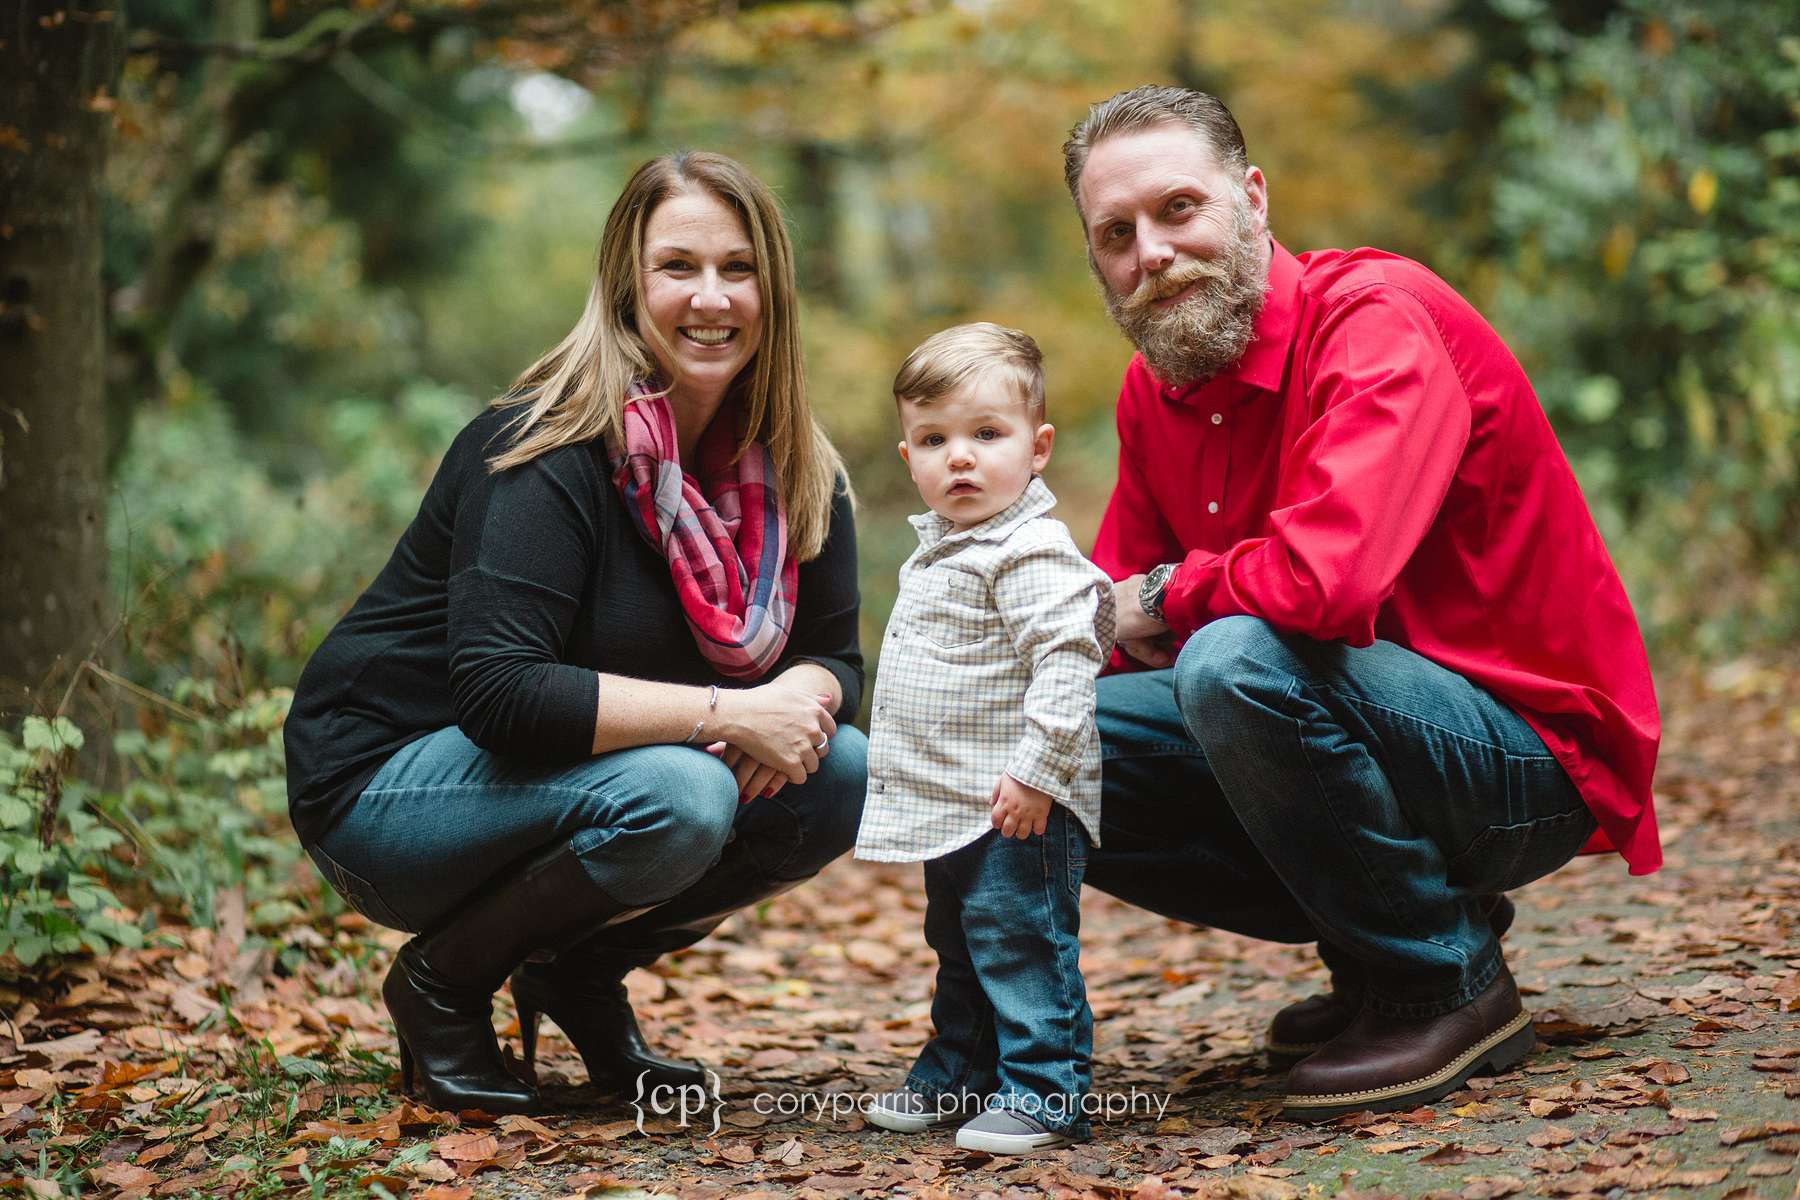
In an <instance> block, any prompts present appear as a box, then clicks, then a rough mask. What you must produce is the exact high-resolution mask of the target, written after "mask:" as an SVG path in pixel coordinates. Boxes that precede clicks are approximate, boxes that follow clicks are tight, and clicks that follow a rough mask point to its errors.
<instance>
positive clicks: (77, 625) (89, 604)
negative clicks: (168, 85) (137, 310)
mask: <svg viewBox="0 0 1800 1200" xmlns="http://www.w3.org/2000/svg"><path fill="white" fill-rule="evenodd" d="M5 7H6V9H7V12H6V15H5V16H3V17H0V713H5V712H17V711H19V710H21V709H24V710H26V711H29V710H32V709H39V710H42V709H51V708H54V707H55V705H56V701H57V697H56V695H54V694H47V693H45V692H44V691H43V689H44V688H45V687H46V686H54V685H55V684H56V683H57V682H59V681H60V680H61V679H62V678H65V677H66V674H67V672H68V671H70V670H72V669H73V668H74V666H75V665H76V664H78V663H80V662H81V660H82V659H83V658H85V657H86V656H87V655H88V654H89V653H91V652H92V651H93V649H94V645H95V641H96V639H97V638H98V637H99V636H100V634H101V632H102V630H103V628H104V623H105V619H106V613H107V609H108V607H109V606H108V603H107V586H106V535H105V517H106V474H105V455H106V423H105V385H104V382H103V374H102V371H103V362H104V351H105V346H104V312H103V308H102V295H101V282H100V248H101V230H100V187H101V172H102V168H103V166H104V164H105V161H106V141H107V136H108V132H109V128H110V125H111V118H110V116H109V115H108V110H109V109H110V103H109V101H108V99H107V96H108V94H109V93H110V89H111V86H112V82H113V80H114V78H115V75H116V72H117V68H118V61H119V46H120V42H121V38H122V36H123V34H122V30H121V29H120V28H119V24H120V21H121V19H122V14H121V13H120V12H119V11H118V6H117V0H13V2H12V3H10V4H7V5H6V6H5ZM15 121H16V122H17V124H16V125H13V124H10V122H15Z"/></svg>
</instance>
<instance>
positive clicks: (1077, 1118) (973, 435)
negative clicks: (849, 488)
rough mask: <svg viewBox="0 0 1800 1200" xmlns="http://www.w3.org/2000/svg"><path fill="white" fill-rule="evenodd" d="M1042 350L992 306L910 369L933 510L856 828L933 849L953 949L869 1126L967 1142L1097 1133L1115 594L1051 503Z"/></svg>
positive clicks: (914, 440) (907, 395)
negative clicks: (1086, 904)
mask: <svg viewBox="0 0 1800 1200" xmlns="http://www.w3.org/2000/svg"><path fill="white" fill-rule="evenodd" d="M1042 362H1043V359H1042V355H1041V354H1040V353H1039V351H1038V347H1037V343H1035V342H1034V341H1032V339H1031V338H1030V337H1028V336H1026V335H1025V334H1023V333H1020V332H1018V331H1017V330H1013V329H1006V328H1003V327H1001V326H998V325H993V324H988V323H985V322H984V323H980V324H973V325H959V326H956V327H955V328H952V329H946V330H944V331H943V332H942V333H939V334H936V335H935V336H933V337H931V338H930V339H928V340H927V341H926V342H924V343H923V344H922V345H920V346H919V348H918V349H916V350H914V351H913V352H912V354H911V355H909V356H908V357H907V359H906V362H905V363H904V364H902V366H901V368H900V372H899V374H898V375H897V376H896V377H895V379H894V398H895V401H896V403H897V404H898V406H899V410H900V424H901V428H902V431H903V432H904V434H905V440H904V441H902V442H901V443H900V457H901V458H902V459H904V460H905V462H906V465H907V467H908V469H909V470H910V471H911V472H912V478H913V482H914V483H915V484H917V485H918V488H919V495H920V497H921V498H922V499H923V500H924V501H925V504H926V506H927V507H928V508H929V509H930V510H931V511H930V512H928V513H924V514H921V515H919V516H916V517H912V518H911V522H912V525H913V527H914V528H915V529H916V530H917V531H918V535H919V548H918V549H917V550H916V551H914V552H913V554H912V556H911V557H910V558H908V559H907V560H906V562H905V563H904V564H903V565H902V566H901V568H900V594H899V598H898V599H897V600H896V601H895V604H894V610H893V615H892V616H891V617H890V618H889V621H888V629H887V635H886V638H885V640H884V641H883V643H882V649H881V664H880V669H879V671H878V673H877V676H876V680H875V695H874V701H873V704H874V708H873V712H872V715H871V719H870V727H869V728H870V733H869V792H868V801H867V804H866V806H865V807H864V810H863V818H862V826H861V829H860V830H859V831H858V834H857V840H856V857H858V858H863V859H875V860H878V861H884V862H916V861H920V860H923V861H924V863H925V894H926V910H925V940H926V941H927V942H928V943H929V944H930V945H931V948H932V949H933V950H935V951H936V952H937V956H938V974H937V992H936V995H935V997H934V999H933V1001H932V1007H931V1017H932V1023H933V1024H934V1025H935V1026H936V1034H935V1036H934V1037H932V1039H931V1040H930V1041H929V1042H927V1043H926V1045H925V1048H924V1050H922V1051H921V1052H920V1054H919V1057H918V1060H917V1061H916V1062H915V1063H914V1064H913V1068H912V1071H911V1073H910V1074H909V1075H908V1076H907V1079H906V1083H905V1086H904V1087H903V1088H901V1089H900V1090H898V1091H896V1092H893V1093H891V1094H889V1095H886V1096H883V1097H881V1098H880V1099H879V1100H878V1101H877V1103H876V1104H875V1105H874V1106H873V1107H872V1109H871V1111H870V1112H869V1114H868V1117H869V1120H870V1122H871V1123H873V1124H875V1125H879V1126H881V1127H883V1128H886V1129H893V1130H898V1131H901V1132H907V1133H911V1132H918V1131H921V1130H924V1129H926V1128H928V1127H930V1126H934V1125H941V1124H944V1123H946V1122H949V1121H956V1120H962V1119H963V1118H965V1117H970V1116H971V1115H973V1114H976V1113H978V1114H979V1115H973V1119H971V1120H968V1122H967V1123H966V1124H964V1125H963V1126H962V1128H961V1129H960V1130H958V1132H957V1135H956V1144H957V1145H958V1146H961V1147H963V1148H964V1149H970V1150H983V1151H986V1152H988V1153H991V1154H1019V1153H1028V1152H1031V1151H1034V1150H1041V1149H1047V1148H1050V1147H1055V1146H1062V1145H1067V1144H1068V1143H1069V1142H1070V1141H1072V1140H1074V1139H1076V1138H1081V1137H1086V1136H1087V1134H1088V1127H1087V1121H1086V1119H1085V1115H1084V1113H1083V1111H1082V1100H1083V1098H1084V1097H1085V1096H1086V1095H1087V1092H1088V1087H1089V1082H1090V1079H1091V1068H1090V1064H1089V1054H1090V1051H1091V1049H1092V1043H1093V1015H1092V1013H1091V1012H1090V1011H1089V1009H1088V1004H1087V992H1086V988H1085V987H1084V985H1083V983H1082V979H1081V970H1080V965H1079V962H1078V956H1079V953H1080V943H1079V936H1078V934H1079V930H1080V924H1081V910H1080V903H1079V901H1080V892H1081V878H1082V873H1083V870H1084V868H1085V867H1086V864H1087V853H1088V847H1089V846H1090V845H1091V844H1098V842H1099V840H1100V743H1099V737H1098V735H1097V733H1096V732H1095V729H1094V677H1095V676H1096V674H1098V672H1099V670H1100V667H1101V665H1102V664H1104V663H1105V661H1106V658H1107V656H1108V655H1109V654H1110V653H1111V652H1112V645H1113V593H1112V583H1111V581H1110V580H1109V579H1108V578H1107V577H1106V575H1105V574H1103V573H1102V572H1101V571H1100V570H1099V568H1097V567H1095V566H1094V565H1093V564H1092V563H1090V562H1089V561H1088V560H1087V559H1086V558H1085V557H1083V555H1082V554H1081V552H1080V551H1079V550H1078V549H1076V547H1075V543H1074V541H1073V539H1071V538H1070V536H1069V531H1068V529H1067V528H1066V527H1065V526H1064V525H1063V524H1062V522H1060V521H1057V520H1055V519H1054V518H1052V517H1051V516H1050V515H1049V512H1050V509H1051V507H1052V506H1053V505H1054V504H1055V503H1056V498H1055V497H1054V496H1052V495H1051V494H1050V489H1049V488H1048V487H1046V486H1045V485H1044V482H1043V480H1042V479H1040V478H1039V474H1040V473H1041V472H1042V471H1043V469H1044V467H1045V465H1046V464H1047V463H1048V462H1049V461H1050V447H1051V443H1052V441H1053V440H1054V438H1055V435H1056V430H1055V428H1054V427H1053V426H1051V425H1048V424H1046V423H1045V422H1044V378H1043V369H1042ZM984 1104H985V1106H986V1107H985V1111H981V1109H982V1107H983V1105H984Z"/></svg>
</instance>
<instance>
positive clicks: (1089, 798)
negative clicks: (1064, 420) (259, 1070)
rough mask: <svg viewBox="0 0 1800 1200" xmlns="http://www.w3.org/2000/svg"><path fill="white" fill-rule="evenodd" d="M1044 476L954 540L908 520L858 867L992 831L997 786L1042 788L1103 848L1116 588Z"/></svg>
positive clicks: (906, 858)
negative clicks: (1011, 782)
mask: <svg viewBox="0 0 1800 1200" xmlns="http://www.w3.org/2000/svg"><path fill="white" fill-rule="evenodd" d="M1055 503H1056V497H1055V496H1053V495H1051V494H1050V489H1049V488H1048V487H1047V486H1045V484H1044V481H1043V480H1042V479H1035V478H1034V479H1033V480H1032V481H1031V483H1030V484H1029V485H1027V487H1026V489H1025V492H1024V494H1023V495H1021V496H1020V497H1019V498H1018V499H1017V500H1016V501H1014V502H1013V503H1012V504H1011V505H1009V506H1008V507H1007V508H1005V509H1003V510H1002V511H1001V512H999V513H996V514H995V515H994V516H992V517H990V518H989V519H988V520H986V521H984V522H982V523H981V524H980V525H977V526H975V527H974V528H972V529H966V530H962V531H960V532H953V531H952V528H951V525H950V522H949V521H947V520H945V519H944V518H943V517H940V516H938V515H937V514H936V513H925V514H922V515H920V516H916V517H912V518H910V520H911V522H912V524H913V527H914V528H915V529H916V530H917V531H918V534H919V548H918V549H917V550H916V551H914V552H913V554H912V556H911V557H910V558H908V559H907V560H906V562H905V563H904V564H903V565H902V566H901V567H900V595H899V598H898V599H897V600H896V601H895V602H894V611H893V615H892V616H890V617H889V618H888V628H887V636H886V637H885V638H884V639H883V641H882V644H881V663H880V666H879V667H878V669H877V671H876V675H875V696H874V701H873V704H874V708H873V711H872V713H871V715H870V720H869V793H868V801H867V803H866V805H865V806H864V808H863V817H862V827H861V829H859V830H858V831H857V836H856V857H857V858H863V859H875V860H878V861H882V862H916V861H919V860H921V859H928V858H938V857H940V856H942V855H945V854H948V853H950V852H951V851H952V850H956V849H959V848H960V847H963V846H966V845H968V844H969V843H970V842H972V841H974V840H975V839H976V838H978V837H980V836H981V835H982V834H984V833H986V832H987V831H988V830H989V829H991V828H992V827H993V826H992V814H993V810H992V805H991V800H992V797H993V793H994V787H995V785H996V784H998V783H999V782H1000V776H1001V775H1002V774H1003V773H1005V774H1010V775H1012V777H1013V778H1015V779H1017V780H1019V781H1020V782H1022V783H1028V784H1030V785H1031V786H1032V787H1035V788H1038V789H1040V790H1042V791H1044V792H1047V793H1049V794H1050V796H1052V797H1053V798H1054V799H1055V800H1056V801H1057V802H1058V803H1060V804H1062V805H1064V806H1065V807H1066V808H1068V810H1069V811H1070V812H1071V813H1073V814H1074V815H1075V816H1076V817H1077V818H1078V819H1079V820H1080V821H1081V824H1082V826H1083V827H1084V828H1085V829H1086V830H1087V834H1088V837H1089V839H1090V840H1091V841H1092V842H1093V843H1094V844H1095V845H1099V843H1100V737H1099V734H1098V732H1097V731H1096V730H1095V728H1094V677H1095V676H1096V675H1098V674H1099V672H1100V668H1101V666H1102V665H1104V664H1105V662H1106V659H1107V656H1108V655H1109V654H1111V653H1112V647H1113V632H1114V614H1113V592H1112V581H1111V580H1110V579H1108V578H1107V576H1106V574H1105V573H1104V572H1102V571H1101V570H1100V568H1098V567H1096V566H1095V565H1094V564H1093V563H1091V562H1089V561H1088V560H1087V559H1086V558H1085V557H1084V556H1083V555H1082V553H1081V551H1080V550H1078V549H1076V547H1075V541H1074V539H1073V538H1071V537H1070V536H1069V530H1068V528H1067V526H1065V525H1064V524H1063V523H1062V522H1061V521H1058V520H1056V519H1055V518H1053V517H1050V516H1049V515H1047V514H1048V513H1049V511H1050V509H1051V507H1052V506H1053V505H1055Z"/></svg>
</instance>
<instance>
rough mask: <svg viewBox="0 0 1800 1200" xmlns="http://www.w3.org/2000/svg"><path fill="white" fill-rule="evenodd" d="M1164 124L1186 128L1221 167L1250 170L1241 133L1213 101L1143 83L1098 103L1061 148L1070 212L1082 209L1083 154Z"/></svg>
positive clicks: (1186, 91) (1199, 93)
mask: <svg viewBox="0 0 1800 1200" xmlns="http://www.w3.org/2000/svg"><path fill="white" fill-rule="evenodd" d="M1164 123H1174V124H1178V125H1185V126H1187V127H1188V128H1189V129H1191V130H1193V131H1194V132H1195V133H1197V134H1199V135H1200V137H1201V139H1202V140H1203V141H1205V142H1206V144H1207V145H1208V146H1210V147H1212V152H1213V154H1214V155H1216V156H1217V157H1218V160H1219V165H1220V166H1222V167H1236V168H1237V169H1238V170H1240V171H1241V170H1243V169H1244V168H1246V167H1248V166H1249V165H1250V155H1249V152H1248V151H1246V150H1245V149H1244V131H1243V130H1241V129H1239V128H1238V123H1237V118H1236V117H1233V116H1232V115H1231V110H1230V109H1228V108H1226V107H1225V105H1224V104H1223V103H1222V102H1221V101H1220V100H1219V98H1218V97H1217V96H1213V95H1210V94H1208V93H1206V92H1202V91H1197V90H1195V89H1194V88H1184V87H1168V86H1164V85H1160V84H1154V83H1147V84H1144V85H1143V86H1142V87H1134V88H1132V89H1131V90H1130V91H1128V92H1120V93H1119V94H1118V95H1116V96H1112V97H1110V98H1108V99H1105V100H1102V101H1101V102H1100V103H1098V104H1096V105H1094V106H1093V107H1091V108H1089V109H1088V112H1087V116H1085V117H1083V118H1082V119H1081V121H1080V123H1079V124H1077V125H1076V126H1075V128H1073V129H1071V130H1069V140H1068V141H1066V142H1064V143H1063V181H1064V182H1065V183H1067V184H1068V185H1069V195H1070V196H1072V197H1074V199H1075V207H1076V208H1077V209H1079V208H1080V207H1081V194H1080V193H1079V192H1078V191H1077V190H1076V189H1077V187H1078V186H1079V185H1080V183H1081V171H1082V168H1084V167H1086V166H1087V160H1088V153H1089V152H1090V151H1091V150H1093V148H1094V147H1095V146H1097V145H1099V144H1100V143H1101V142H1103V141H1105V140H1106V139H1107V138H1109V137H1112V136H1114V135H1115V134H1120V133H1132V132H1135V131H1136V130H1139V129H1145V128H1148V127H1149V126H1151V125H1161V124H1164Z"/></svg>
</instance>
